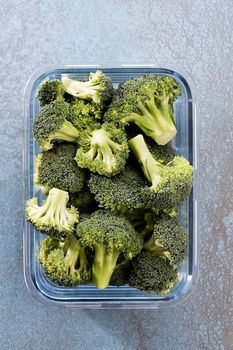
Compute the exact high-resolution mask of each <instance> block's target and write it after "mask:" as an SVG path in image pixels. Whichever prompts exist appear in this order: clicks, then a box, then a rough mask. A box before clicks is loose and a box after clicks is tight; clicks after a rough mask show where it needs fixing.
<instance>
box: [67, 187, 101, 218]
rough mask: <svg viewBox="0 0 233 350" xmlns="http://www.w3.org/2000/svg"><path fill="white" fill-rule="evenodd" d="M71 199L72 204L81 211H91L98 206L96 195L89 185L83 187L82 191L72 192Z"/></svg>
mask: <svg viewBox="0 0 233 350" xmlns="http://www.w3.org/2000/svg"><path fill="white" fill-rule="evenodd" d="M69 200H70V203H71V205H73V206H74V207H75V208H78V211H79V213H91V212H92V211H94V210H96V209H97V207H98V204H97V202H96V201H95V198H94V195H93V194H92V193H91V192H90V190H89V188H88V187H87V186H86V187H84V188H83V190H82V192H79V193H70V198H69Z"/></svg>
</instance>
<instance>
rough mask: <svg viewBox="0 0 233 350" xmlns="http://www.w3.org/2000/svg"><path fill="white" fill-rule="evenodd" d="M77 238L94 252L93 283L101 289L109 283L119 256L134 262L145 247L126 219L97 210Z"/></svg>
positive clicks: (81, 227)
mask: <svg viewBox="0 0 233 350" xmlns="http://www.w3.org/2000/svg"><path fill="white" fill-rule="evenodd" d="M76 233H77V237H78V239H79V241H80V244H81V245H82V246H83V247H87V248H90V249H91V250H93V251H94V259H93V264H92V274H93V282H94V284H95V285H96V287H97V288H106V287H107V286H108V284H109V281H110V278H111V276H112V273H113V270H114V268H115V266H116V263H117V260H118V257H119V255H120V254H121V253H123V254H124V256H125V259H127V258H128V259H131V258H132V257H133V256H135V255H136V254H137V253H138V252H139V251H140V250H141V248H142V240H141V239H140V238H139V236H138V234H137V233H136V231H135V230H134V228H133V226H132V225H131V224H130V222H129V221H128V220H127V219H126V218H125V217H123V216H121V215H119V214H116V213H113V212H109V211H104V210H97V211H96V212H94V213H92V214H90V216H89V217H87V218H85V220H81V222H80V223H79V224H78V225H77V230H76Z"/></svg>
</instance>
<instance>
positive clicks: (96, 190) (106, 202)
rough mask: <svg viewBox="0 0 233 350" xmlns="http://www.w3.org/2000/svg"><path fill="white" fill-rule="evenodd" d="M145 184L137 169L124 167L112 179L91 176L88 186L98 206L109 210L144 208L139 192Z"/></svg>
mask: <svg viewBox="0 0 233 350" xmlns="http://www.w3.org/2000/svg"><path fill="white" fill-rule="evenodd" d="M146 185H147V182H146V180H145V178H144V176H143V174H141V173H140V172H139V171H138V170H137V169H135V168H133V167H132V166H128V165H127V166H126V167H125V169H124V170H123V171H122V172H121V173H120V174H118V175H116V176H114V177H106V176H101V175H97V174H91V176H90V180H89V182H88V186H89V188H90V191H91V192H92V193H93V194H94V195H95V200H96V201H97V202H98V203H99V206H100V207H102V208H105V209H111V210H120V211H121V210H123V209H135V208H146V207H147V206H146V204H147V203H146V200H145V199H144V198H142V196H141V194H140V192H141V189H142V188H145V187H146Z"/></svg>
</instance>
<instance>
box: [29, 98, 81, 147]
mask: <svg viewBox="0 0 233 350" xmlns="http://www.w3.org/2000/svg"><path fill="white" fill-rule="evenodd" d="M68 112H69V104H68V103H67V102H64V101H54V102H51V103H50V104H48V105H46V106H44V107H42V108H41V110H40V112H39V113H38V114H37V115H36V117H35V120H34V124H33V135H34V137H35V140H36V142H37V143H38V145H39V146H40V147H41V148H42V149H43V150H45V151H48V150H49V149H51V148H52V147H53V143H52V141H55V140H64V141H68V142H75V141H76V140H77V138H78V136H79V132H78V130H77V129H76V128H75V127H74V126H73V125H72V124H71V123H70V122H68V121H67V120H66V117H67V115H68Z"/></svg>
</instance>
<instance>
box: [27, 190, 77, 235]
mask: <svg viewBox="0 0 233 350" xmlns="http://www.w3.org/2000/svg"><path fill="white" fill-rule="evenodd" d="M68 200H69V194H68V192H66V191H62V190H59V189H57V188H52V189H51V190H50V191H49V195H48V197H47V199H46V200H44V201H43V204H42V206H39V205H38V202H37V198H31V199H29V200H28V201H27V206H26V209H25V210H26V216H27V220H28V221H29V222H31V223H32V224H33V225H34V226H35V227H36V229H37V230H39V231H41V232H46V233H47V234H51V235H52V234H54V235H60V236H66V235H67V234H68V233H70V232H73V231H74V225H75V224H76V223H77V222H78V217H79V213H78V210H77V209H76V208H74V207H70V208H67V206H66V205H67V202H68Z"/></svg>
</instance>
